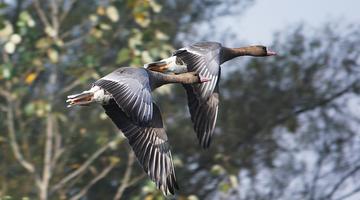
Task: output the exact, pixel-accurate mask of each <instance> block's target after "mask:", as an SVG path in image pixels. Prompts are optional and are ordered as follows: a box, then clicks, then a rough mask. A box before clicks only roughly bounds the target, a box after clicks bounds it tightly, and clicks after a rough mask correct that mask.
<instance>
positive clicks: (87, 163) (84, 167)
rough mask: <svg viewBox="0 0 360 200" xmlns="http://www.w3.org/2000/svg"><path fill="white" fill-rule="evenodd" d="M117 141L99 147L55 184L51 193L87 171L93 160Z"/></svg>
mask: <svg viewBox="0 0 360 200" xmlns="http://www.w3.org/2000/svg"><path fill="white" fill-rule="evenodd" d="M116 140H117V139H114V140H111V141H110V142H108V143H107V144H106V145H105V146H103V147H101V148H100V149H98V150H97V151H96V152H95V153H93V154H92V155H91V156H90V158H89V159H87V160H86V161H85V162H84V163H83V164H82V165H81V166H80V167H79V168H78V169H77V170H75V171H73V172H72V173H70V174H69V175H67V176H65V177H64V178H63V179H61V180H60V181H59V182H58V183H57V184H55V185H54V186H53V187H52V189H51V192H55V191H57V190H58V189H60V188H62V187H64V186H65V184H66V183H68V182H69V181H71V180H72V179H73V178H75V177H77V176H79V175H80V174H82V173H83V172H84V171H85V170H87V169H88V168H89V166H90V165H91V164H92V163H93V162H94V161H95V159H97V158H98V157H99V156H100V155H101V154H103V153H104V152H105V151H106V150H107V149H108V148H110V146H112V145H113V144H114V143H115V142H116Z"/></svg>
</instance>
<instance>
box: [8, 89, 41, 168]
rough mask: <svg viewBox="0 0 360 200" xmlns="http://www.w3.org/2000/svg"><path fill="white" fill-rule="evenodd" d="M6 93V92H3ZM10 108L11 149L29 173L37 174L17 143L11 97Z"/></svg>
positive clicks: (9, 130)
mask: <svg viewBox="0 0 360 200" xmlns="http://www.w3.org/2000/svg"><path fill="white" fill-rule="evenodd" d="M2 92H4V91H2ZM7 100H8V108H7V120H6V123H7V127H8V132H9V141H10V146H11V149H12V151H13V153H14V156H15V159H16V160H17V161H18V162H19V163H20V164H21V166H23V167H24V168H25V169H26V170H27V171H28V172H29V173H31V174H35V167H34V165H33V164H32V163H30V162H29V161H27V160H25V158H24V156H23V154H22V153H21V151H20V148H19V144H18V143H17V141H16V134H15V125H14V114H13V103H12V100H11V99H10V97H8V99H7Z"/></svg>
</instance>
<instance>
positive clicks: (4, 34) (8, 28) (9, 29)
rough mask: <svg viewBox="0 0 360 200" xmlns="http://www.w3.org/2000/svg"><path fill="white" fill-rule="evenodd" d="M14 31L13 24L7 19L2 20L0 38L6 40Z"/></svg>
mask: <svg viewBox="0 0 360 200" xmlns="http://www.w3.org/2000/svg"><path fill="white" fill-rule="evenodd" d="M13 32H14V29H13V26H12V25H11V23H10V22H9V21H5V22H4V27H3V28H2V29H1V30H0V39H1V40H7V39H8V37H9V36H10V35H11V34H12V33H13Z"/></svg>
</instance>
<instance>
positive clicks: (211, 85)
mask: <svg viewBox="0 0 360 200" xmlns="http://www.w3.org/2000/svg"><path fill="white" fill-rule="evenodd" d="M220 51H221V45H220V44H219V43H214V42H202V43H196V44H193V45H191V46H188V47H185V48H182V49H179V50H177V51H175V52H174V54H173V55H174V56H176V57H177V58H179V59H180V60H182V61H183V62H184V63H185V64H186V66H187V69H188V71H189V72H193V71H195V72H197V73H199V74H200V75H202V76H205V77H207V78H210V81H208V82H206V83H202V84H197V85H195V86H194V92H195V94H196V95H197V96H198V98H200V99H202V100H207V99H208V98H209V97H210V95H211V94H212V93H213V91H214V89H215V86H216V83H217V81H218V77H219V70H220Z"/></svg>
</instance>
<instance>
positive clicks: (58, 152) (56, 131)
mask: <svg viewBox="0 0 360 200" xmlns="http://www.w3.org/2000/svg"><path fill="white" fill-rule="evenodd" d="M54 137H55V138H54V140H55V141H54V142H55V144H54V147H53V148H54V156H53V159H52V161H51V167H52V168H54V167H55V166H56V164H57V161H58V160H59V158H60V156H61V155H62V154H63V153H64V151H65V149H64V148H62V147H61V134H60V133H59V127H58V123H57V121H56V120H54Z"/></svg>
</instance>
